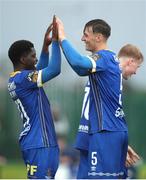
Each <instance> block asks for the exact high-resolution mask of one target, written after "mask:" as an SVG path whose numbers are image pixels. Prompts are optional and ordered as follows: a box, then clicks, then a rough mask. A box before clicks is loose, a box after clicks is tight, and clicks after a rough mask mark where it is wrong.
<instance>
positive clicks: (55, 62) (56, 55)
mask: <svg viewBox="0 0 146 180" xmlns="http://www.w3.org/2000/svg"><path fill="white" fill-rule="evenodd" d="M57 31H58V30H57V25H56V19H55V17H54V18H53V29H52V56H51V58H50V61H49V64H48V66H47V67H46V68H45V69H43V70H42V83H45V82H47V81H49V80H50V79H52V78H54V77H55V76H57V75H59V74H60V72H61V53H60V46H59V41H58V32H57Z"/></svg>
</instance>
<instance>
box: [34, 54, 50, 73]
mask: <svg viewBox="0 0 146 180" xmlns="http://www.w3.org/2000/svg"><path fill="white" fill-rule="evenodd" d="M48 61H49V53H45V52H43V51H42V52H41V55H40V59H39V61H38V63H37V66H36V69H37V70H40V69H44V68H45V67H47V66H48Z"/></svg>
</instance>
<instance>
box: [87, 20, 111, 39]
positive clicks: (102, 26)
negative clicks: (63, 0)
mask: <svg viewBox="0 0 146 180" xmlns="http://www.w3.org/2000/svg"><path fill="white" fill-rule="evenodd" d="M89 26H91V27H92V30H93V33H101V34H102V35H103V36H104V37H105V38H106V39H108V38H109V36H110V34H111V27H110V25H109V24H107V22H105V21H104V20H102V19H93V20H91V21H89V22H87V23H86V24H85V27H84V31H85V28H86V27H89Z"/></svg>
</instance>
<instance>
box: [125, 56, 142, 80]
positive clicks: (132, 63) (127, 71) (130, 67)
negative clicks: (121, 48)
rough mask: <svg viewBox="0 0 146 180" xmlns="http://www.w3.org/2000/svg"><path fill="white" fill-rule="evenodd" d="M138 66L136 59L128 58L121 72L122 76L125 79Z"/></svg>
mask: <svg viewBox="0 0 146 180" xmlns="http://www.w3.org/2000/svg"><path fill="white" fill-rule="evenodd" d="M139 67H140V63H139V62H138V61H136V60H134V59H129V61H128V63H127V66H125V68H124V69H123V72H122V75H123V78H124V79H126V80H127V79H128V78H129V77H131V76H132V75H134V74H136V72H137V70H138V68H139Z"/></svg>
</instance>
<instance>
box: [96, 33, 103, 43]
mask: <svg viewBox="0 0 146 180" xmlns="http://www.w3.org/2000/svg"><path fill="white" fill-rule="evenodd" d="M96 41H97V42H100V41H103V35H102V34H101V33H96Z"/></svg>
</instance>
